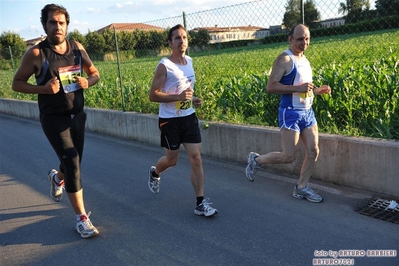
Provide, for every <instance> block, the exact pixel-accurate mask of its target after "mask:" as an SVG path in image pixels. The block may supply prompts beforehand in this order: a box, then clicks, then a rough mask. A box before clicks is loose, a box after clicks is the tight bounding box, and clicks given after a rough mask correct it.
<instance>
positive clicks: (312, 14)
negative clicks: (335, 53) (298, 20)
mask: <svg viewBox="0 0 399 266" xmlns="http://www.w3.org/2000/svg"><path fill="white" fill-rule="evenodd" d="M303 9H304V21H305V25H308V26H309V27H311V28H313V27H316V25H317V24H318V23H319V21H320V17H321V16H320V12H319V11H318V10H317V8H316V4H315V2H314V1H313V0H308V1H306V2H305V3H304V7H303Z"/></svg>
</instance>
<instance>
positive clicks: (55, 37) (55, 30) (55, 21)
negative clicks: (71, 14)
mask: <svg viewBox="0 0 399 266" xmlns="http://www.w3.org/2000/svg"><path fill="white" fill-rule="evenodd" d="M43 28H44V31H45V32H46V34H47V39H48V40H49V42H50V43H51V44H61V43H63V42H64V41H65V36H66V35H67V30H68V25H67V22H66V18H65V15H64V14H62V13H54V12H50V13H49V14H48V19H47V22H46V25H43Z"/></svg>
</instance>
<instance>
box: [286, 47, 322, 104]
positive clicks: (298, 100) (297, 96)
mask: <svg viewBox="0 0 399 266" xmlns="http://www.w3.org/2000/svg"><path fill="white" fill-rule="evenodd" d="M284 52H285V53H286V54H288V56H289V57H290V58H291V60H292V62H293V65H292V69H291V71H290V72H289V73H287V74H285V75H284V76H283V77H282V78H281V80H280V83H281V84H284V85H300V84H302V83H305V82H312V81H313V78H312V68H311V66H310V63H309V61H308V59H306V57H305V55H303V56H302V58H301V60H297V58H296V57H295V56H294V55H293V54H292V52H291V51H290V50H285V51H284ZM313 98H314V94H313V91H310V92H307V93H304V92H301V93H299V92H296V93H288V94H282V95H281V101H280V107H282V108H293V109H300V110H307V109H309V108H311V107H312V104H313Z"/></svg>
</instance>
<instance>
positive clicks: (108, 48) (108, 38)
mask: <svg viewBox="0 0 399 266" xmlns="http://www.w3.org/2000/svg"><path fill="white" fill-rule="evenodd" d="M101 35H102V36H103V38H104V41H105V50H104V51H105V52H106V53H108V52H115V51H116V45H115V33H114V31H113V30H110V29H105V30H104V31H103V33H101ZM116 38H117V39H118V41H119V36H118V35H116ZM118 48H119V47H118Z"/></svg>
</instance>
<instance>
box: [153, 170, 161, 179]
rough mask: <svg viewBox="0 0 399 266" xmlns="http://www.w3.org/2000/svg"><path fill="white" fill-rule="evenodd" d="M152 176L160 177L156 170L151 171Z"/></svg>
mask: <svg viewBox="0 0 399 266" xmlns="http://www.w3.org/2000/svg"><path fill="white" fill-rule="evenodd" d="M151 175H152V177H157V178H158V177H159V175H157V173H155V170H154V171H152V172H151Z"/></svg>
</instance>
